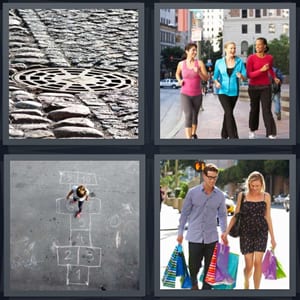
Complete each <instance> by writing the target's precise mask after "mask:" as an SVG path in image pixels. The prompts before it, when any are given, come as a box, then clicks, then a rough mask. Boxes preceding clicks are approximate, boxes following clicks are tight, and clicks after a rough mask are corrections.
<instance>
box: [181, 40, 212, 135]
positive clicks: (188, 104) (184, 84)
mask: <svg viewBox="0 0 300 300" xmlns="http://www.w3.org/2000/svg"><path fill="white" fill-rule="evenodd" d="M185 55H186V59H185V60H183V61H180V62H179V63H178V66H177V70H176V79H177V80H178V82H179V85H180V86H181V103H182V106H183V111H184V114H185V135H186V137H187V138H188V139H191V138H192V139H197V134H196V131H197V124H198V113H199V109H200V107H201V104H202V89H201V80H205V81H206V80H207V79H208V75H207V71H206V67H205V65H204V63H203V61H202V60H197V59H196V56H197V45H196V44H194V43H189V44H187V45H186V47H185Z"/></svg>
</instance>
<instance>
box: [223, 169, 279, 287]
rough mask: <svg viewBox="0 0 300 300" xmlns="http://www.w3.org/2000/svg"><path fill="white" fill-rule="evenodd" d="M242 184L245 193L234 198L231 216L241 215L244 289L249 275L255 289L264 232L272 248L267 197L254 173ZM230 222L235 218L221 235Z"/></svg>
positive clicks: (265, 244)
mask: <svg viewBox="0 0 300 300" xmlns="http://www.w3.org/2000/svg"><path fill="white" fill-rule="evenodd" d="M246 184H247V191H246V192H245V193H244V192H241V193H240V194H239V195H238V200H237V206H236V210H235V214H237V213H238V212H241V216H242V222H241V225H240V250H241V253H242V254H243V255H244V258H245V269H244V288H245V289H249V280H250V277H251V276H252V274H253V282H254V288H255V289H259V287H260V281H261V276H262V259H263V255H264V252H265V251H266V247H267V241H268V232H269V233H270V238H271V246H272V249H274V248H275V247H276V241H275V237H274V232H273V225H272V219H271V196H270V194H269V193H266V192H265V180H264V177H263V175H262V174H261V173H259V172H257V171H254V172H252V173H251V174H250V175H249V176H248V179H247V183H246ZM243 193H244V194H243ZM242 202H243V203H242ZM241 203H242V204H241ZM241 205H242V208H241ZM234 223H235V217H233V218H231V220H230V223H229V225H228V227H227V229H226V231H225V233H224V235H225V236H226V237H227V234H228V233H229V231H230V229H231V228H232V226H233V225H234Z"/></svg>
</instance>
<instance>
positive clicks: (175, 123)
mask: <svg viewBox="0 0 300 300" xmlns="http://www.w3.org/2000/svg"><path fill="white" fill-rule="evenodd" d="M162 93H165V90H163V89H161V98H162ZM283 93H285V94H287V93H288V86H283ZM165 103H166V102H164V103H162V102H161V123H160V138H162V139H185V132H184V115H183V112H182V110H181V105H180V90H178V93H177V94H176V95H173V98H172V101H170V100H169V101H168V107H166V105H165ZM282 104H283V105H284V103H282ZM283 105H282V106H283ZM203 108H204V110H203V111H200V112H199V117H198V131H197V135H198V138H199V139H220V138H221V128H222V123H223V114H224V111H223V108H222V106H221V104H220V102H219V100H218V97H217V96H216V95H214V94H212V93H208V94H206V95H205V96H203ZM249 110H250V102H249V100H248V98H246V97H240V98H239V100H238V102H237V104H236V107H235V110H234V115H235V119H236V123H237V126H238V134H239V138H240V139H248V134H249V127H248V120H249ZM272 111H274V109H273V108H272ZM274 119H275V123H276V126H277V138H280V139H288V138H289V137H290V129H289V113H288V112H286V111H283V109H282V119H281V120H280V121H278V120H277V119H276V116H275V115H274ZM265 134H266V131H265V126H264V123H263V118H262V114H260V124H259V129H258V130H257V132H256V138H257V139H265V138H266V137H265Z"/></svg>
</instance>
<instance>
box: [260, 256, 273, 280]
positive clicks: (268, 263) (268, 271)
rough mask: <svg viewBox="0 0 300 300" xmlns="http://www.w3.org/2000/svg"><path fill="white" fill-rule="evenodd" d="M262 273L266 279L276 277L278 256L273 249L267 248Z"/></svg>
mask: <svg viewBox="0 0 300 300" xmlns="http://www.w3.org/2000/svg"><path fill="white" fill-rule="evenodd" d="M262 273H263V274H264V276H265V279H270V280H274V279H276V257H275V255H274V253H273V251H271V250H267V251H266V253H265V255H264V258H263V261H262Z"/></svg>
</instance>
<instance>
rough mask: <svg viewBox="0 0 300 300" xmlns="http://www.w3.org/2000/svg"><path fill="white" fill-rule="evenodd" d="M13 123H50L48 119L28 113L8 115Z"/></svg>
mask: <svg viewBox="0 0 300 300" xmlns="http://www.w3.org/2000/svg"><path fill="white" fill-rule="evenodd" d="M10 119H11V120H12V122H13V123H51V121H50V120H48V119H46V118H42V117H39V116H33V115H28V114H14V115H11V116H10Z"/></svg>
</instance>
